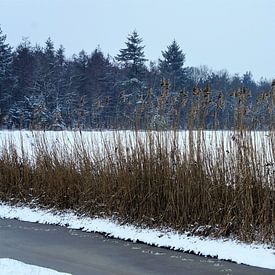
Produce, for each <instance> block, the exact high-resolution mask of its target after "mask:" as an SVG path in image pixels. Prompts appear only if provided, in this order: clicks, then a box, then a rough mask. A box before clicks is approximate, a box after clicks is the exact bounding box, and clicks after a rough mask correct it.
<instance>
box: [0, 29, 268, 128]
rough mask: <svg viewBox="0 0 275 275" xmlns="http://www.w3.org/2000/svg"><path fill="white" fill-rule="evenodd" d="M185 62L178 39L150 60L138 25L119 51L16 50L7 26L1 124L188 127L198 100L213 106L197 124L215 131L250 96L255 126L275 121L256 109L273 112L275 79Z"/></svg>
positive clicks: (1, 61) (0, 68) (26, 45)
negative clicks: (273, 84)
mask: <svg viewBox="0 0 275 275" xmlns="http://www.w3.org/2000/svg"><path fill="white" fill-rule="evenodd" d="M185 61H186V53H185V52H184V50H183V49H181V47H180V45H179V44H178V43H177V42H176V40H173V41H172V42H171V44H170V45H168V46H167V48H166V49H164V50H163V51H162V52H161V58H160V59H159V60H157V61H150V60H148V59H147V58H146V55H145V45H144V44H143V39H142V38H141V37H140V35H139V34H138V33H137V31H133V32H132V33H130V34H129V35H128V36H127V37H126V42H125V45H124V46H123V45H122V48H121V49H119V50H118V53H117V55H116V56H115V57H111V56H110V55H108V54H107V55H106V54H105V53H103V52H102V50H101V49H100V47H99V46H98V47H97V48H96V49H95V50H94V51H93V52H92V53H90V54H89V53H86V52H85V51H84V50H82V51H80V52H79V53H78V54H74V55H73V56H72V57H66V54H65V48H64V46H62V45H61V46H59V47H55V45H54V42H53V41H52V40H51V38H48V39H47V41H46V42H45V45H43V46H41V45H38V44H36V45H32V44H31V43H30V41H29V40H28V39H27V38H24V39H23V40H22V42H21V43H20V44H19V45H18V46H17V47H16V48H14V49H13V48H12V47H11V46H10V45H9V43H8V41H7V36H6V34H4V33H3V31H2V30H1V29H0V125H1V126H0V127H1V128H2V129H38V130H42V129H43V130H63V129H111V128H119V129H122V128H131V127H133V126H134V127H138V128H141V129H142V128H148V127H150V128H157V129H159V128H162V129H164V128H171V127H174V126H177V128H180V129H186V128H188V127H189V126H190V125H188V123H187V122H186V121H187V120H188V119H187V118H188V115H189V113H190V112H191V109H192V106H193V105H194V104H197V106H199V108H200V109H201V108H206V107H205V106H206V105H207V112H204V114H205V123H204V125H192V127H202V126H203V127H204V128H211V129H212V128H213V127H214V126H213V123H212V122H213V116H215V118H216V120H217V121H218V122H217V123H216V122H215V128H226V129H229V128H232V127H233V126H234V125H233V124H234V123H233V119H231V118H230V117H229V116H230V115H229V114H233V113H234V110H235V109H236V108H238V109H239V107H240V104H242V103H243V102H245V105H246V106H247V109H246V110H245V120H246V121H247V123H249V125H251V127H252V128H254V129H264V128H266V127H267V125H268V119H262V120H261V121H260V122H259V121H258V122H257V123H254V122H255V113H257V115H260V116H261V117H265V116H267V117H269V115H268V114H265V112H266V108H265V104H266V103H267V101H268V97H269V92H270V89H271V81H270V80H267V79H265V78H261V79H260V80H259V81H255V80H254V79H253V75H252V73H251V72H249V71H248V72H246V73H245V74H243V75H239V74H233V75H231V74H230V73H228V72H227V71H226V70H221V71H214V70H212V69H210V68H208V67H207V66H200V67H187V66H185ZM198 101H200V102H202V103H203V105H198ZM259 101H261V102H262V103H263V104H261V106H260V107H259V106H256V105H257V104H258V102H259ZM253 106H254V107H253ZM255 106H256V107H255ZM256 109H257V110H256ZM255 110H256V111H255ZM228 117H229V118H228ZM251 122H253V123H251Z"/></svg>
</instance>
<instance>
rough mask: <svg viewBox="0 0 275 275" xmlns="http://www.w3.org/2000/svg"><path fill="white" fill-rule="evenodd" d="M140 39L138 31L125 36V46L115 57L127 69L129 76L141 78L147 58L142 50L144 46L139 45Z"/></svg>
mask: <svg viewBox="0 0 275 275" xmlns="http://www.w3.org/2000/svg"><path fill="white" fill-rule="evenodd" d="M142 41H143V40H142V38H140V37H139V35H138V33H137V32H136V31H133V33H131V34H129V36H128V37H127V41H126V42H125V44H126V48H124V49H121V50H120V53H119V54H118V55H117V56H116V57H115V58H116V60H117V61H118V62H120V63H121V64H122V65H123V66H124V67H125V68H126V69H127V71H128V77H129V78H137V79H141V78H142V74H143V73H144V70H145V62H146V61H147V59H146V58H145V54H144V51H143V50H144V48H145V46H143V45H141V43H142Z"/></svg>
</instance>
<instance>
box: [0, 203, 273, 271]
mask: <svg viewBox="0 0 275 275" xmlns="http://www.w3.org/2000/svg"><path fill="white" fill-rule="evenodd" d="M0 218H10V219H13V218H16V219H19V220H22V221H28V222H39V223H47V224H58V225H61V226H67V227H69V228H72V229H81V230H83V231H86V232H102V233H106V234H108V235H109V236H112V237H115V238H119V239H124V240H132V241H137V240H139V241H141V242H144V243H146V244H150V245H155V246H159V247H167V248H171V249H177V250H182V251H193V252H194V253H196V254H201V255H205V256H213V257H217V258H218V259H222V260H231V261H234V262H237V263H242V264H247V265H251V266H258V267H263V268H269V269H275V249H273V248H270V247H267V246H266V245H259V244H250V245H249V244H245V243H241V242H238V241H236V240H231V239H210V238H202V237H197V236H188V234H179V233H178V232H175V231H172V230H165V231H164V230H162V231H160V230H156V229H148V228H147V229H146V228H139V227H135V226H133V225H120V224H119V223H118V222H117V221H115V220H111V219H107V218H106V219H104V218H87V217H78V216H76V215H75V214H73V213H71V212H66V213H65V212H63V213H56V212H55V213H54V212H53V211H49V210H41V209H33V208H29V207H27V206H21V207H19V206H9V205H7V204H0Z"/></svg>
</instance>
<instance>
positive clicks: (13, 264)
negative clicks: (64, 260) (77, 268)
mask: <svg viewBox="0 0 275 275" xmlns="http://www.w3.org/2000/svg"><path fill="white" fill-rule="evenodd" d="M0 271H1V275H19V274H20V275H70V274H69V273H61V272H57V271H55V270H53V269H49V268H44V267H40V266H35V265H29V264H25V263H23V262H20V261H16V260H12V259H5V258H4V259H0Z"/></svg>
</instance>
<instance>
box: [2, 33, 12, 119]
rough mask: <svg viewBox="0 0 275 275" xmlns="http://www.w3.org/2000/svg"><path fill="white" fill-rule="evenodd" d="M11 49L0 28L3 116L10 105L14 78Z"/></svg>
mask: <svg viewBox="0 0 275 275" xmlns="http://www.w3.org/2000/svg"><path fill="white" fill-rule="evenodd" d="M12 60H13V57H12V48H11V47H10V45H9V44H8V43H6V35H4V34H3V32H2V30H1V28H0V109H1V110H0V115H1V117H2V116H4V115H5V114H6V112H7V110H8V108H9V106H10V105H11V102H12V97H13V89H14V87H15V77H14V74H13V71H12Z"/></svg>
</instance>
